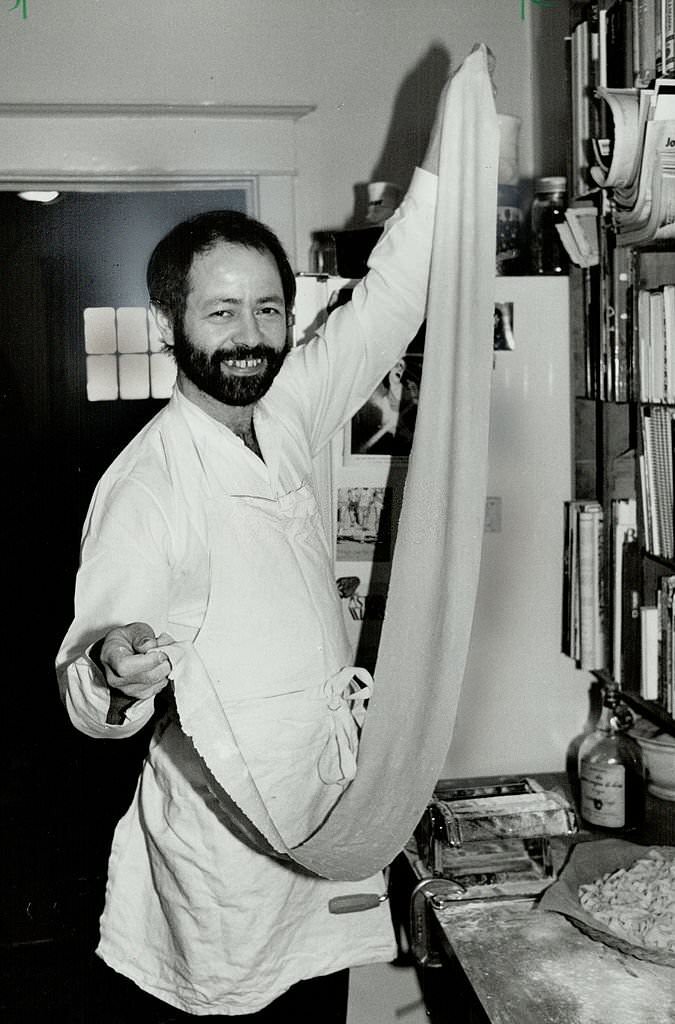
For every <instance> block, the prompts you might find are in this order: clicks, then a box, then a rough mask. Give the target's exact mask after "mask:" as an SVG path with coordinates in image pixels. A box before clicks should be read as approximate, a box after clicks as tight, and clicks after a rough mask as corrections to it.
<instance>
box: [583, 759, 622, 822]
mask: <svg viewBox="0 0 675 1024" xmlns="http://www.w3.org/2000/svg"><path fill="white" fill-rule="evenodd" d="M581 816H582V818H585V819H586V821H588V822H590V823H591V825H600V826H601V827H602V828H623V827H624V825H625V824H626V770H625V768H624V766H623V765H622V764H601V765H597V764H588V762H585V763H582V765H581Z"/></svg>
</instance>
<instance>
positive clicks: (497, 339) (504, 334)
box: [493, 302, 515, 352]
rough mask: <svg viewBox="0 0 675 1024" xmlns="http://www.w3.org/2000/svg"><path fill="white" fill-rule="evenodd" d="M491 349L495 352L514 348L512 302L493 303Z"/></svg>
mask: <svg viewBox="0 0 675 1024" xmlns="http://www.w3.org/2000/svg"><path fill="white" fill-rule="evenodd" d="M493 348H494V350H495V352H499V351H512V350H513V349H514V348H515V339H514V336H513V303H512V302H495V313H494V342H493Z"/></svg>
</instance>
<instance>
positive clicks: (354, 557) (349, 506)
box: [335, 487, 392, 562]
mask: <svg viewBox="0 0 675 1024" xmlns="http://www.w3.org/2000/svg"><path fill="white" fill-rule="evenodd" d="M391 499H392V489H391V487H338V492H337V530H336V548H337V550H336V555H335V557H336V560H337V561H338V562H365V561H372V562H388V561H389V560H390V558H391V522H392V519H391Z"/></svg>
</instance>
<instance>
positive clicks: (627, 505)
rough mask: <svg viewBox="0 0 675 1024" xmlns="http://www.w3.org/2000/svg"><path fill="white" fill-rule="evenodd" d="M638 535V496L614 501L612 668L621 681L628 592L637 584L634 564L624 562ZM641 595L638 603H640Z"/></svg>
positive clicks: (630, 611)
mask: <svg viewBox="0 0 675 1024" xmlns="http://www.w3.org/2000/svg"><path fill="white" fill-rule="evenodd" d="M636 539H637V502H636V500H635V498H617V499H614V500H613V501H612V503H611V548H610V559H611V561H610V578H611V605H610V610H611V618H612V629H611V636H612V659H611V668H612V674H613V677H614V679H615V680H616V682H617V683H619V685H621V684H622V677H623V657H622V643H623V641H624V639H625V638H626V635H627V631H626V630H624V625H623V617H624V615H625V614H626V612H627V610H628V613H629V615H630V616H632V602H631V604H630V605H629V606H628V609H626V607H625V605H624V593H625V592H628V591H630V589H631V587H633V585H634V582H635V581H634V578H633V573H632V571H631V572H630V575H629V576H628V578H627V575H626V570H629V569H630V568H631V567H630V566H628V565H624V562H625V559H626V550H625V548H626V544H627V543H628V542H631V541H633V542H635V541H636ZM639 603H640V602H639V599H638V607H639Z"/></svg>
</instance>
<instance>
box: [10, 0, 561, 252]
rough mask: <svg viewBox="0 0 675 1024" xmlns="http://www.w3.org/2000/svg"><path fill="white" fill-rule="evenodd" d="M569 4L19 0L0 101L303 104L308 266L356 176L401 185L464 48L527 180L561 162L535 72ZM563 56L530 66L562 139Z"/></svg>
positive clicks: (344, 208) (300, 213)
mask: <svg viewBox="0 0 675 1024" xmlns="http://www.w3.org/2000/svg"><path fill="white" fill-rule="evenodd" d="M521 6H522V11H523V13H524V15H525V17H521ZM5 7H6V5H5ZM566 8H567V3H566V2H565V0H558V2H557V3H555V4H554V5H553V6H552V7H547V6H544V5H540V4H538V3H534V2H532V0H500V2H499V3H497V2H495V0H471V2H470V3H465V2H460V0H417V2H416V3H410V2H409V0H334V2H332V3H330V4H319V3H317V2H316V0H190V2H189V3H181V4H179V3H173V4H166V3H162V2H160V0H145V3H143V4H139V3H138V2H137V0H115V2H114V3H113V2H109V0H108V2H106V0H88V2H87V3H82V2H81V0H59V3H51V4H48V3H43V2H40V0H29V4H28V17H27V18H26V19H21V17H20V16H19V14H20V12H19V11H18V10H17V11H16V12H13V11H11V10H10V9H6V10H3V11H1V12H0V18H1V19H2V23H1V25H0V56H1V59H0V99H1V100H2V102H5V103H20V102H31V101H32V102H44V101H51V102H64V103H67V102H73V103H75V102H90V103H95V102H140V101H144V102H157V103H160V102H161V103H175V104H180V103H232V104H237V103H239V104H270V103H275V104H296V103H308V104H312V105H315V107H316V111H315V112H314V113H312V114H310V115H308V116H307V117H305V118H304V119H303V120H302V121H300V122H299V123H298V126H297V139H296V143H297V169H298V175H297V193H296V208H297V253H298V261H297V262H298V267H297V269H304V267H305V266H306V259H307V255H306V254H307V252H308V249H309V243H310V235H311V232H312V230H317V229H319V228H322V227H328V226H342V225H344V224H345V223H346V222H347V221H348V220H349V218H350V216H351V214H352V211H353V209H354V205H355V198H356V197H355V192H354V186H355V185H357V184H358V183H363V182H366V181H369V180H374V179H378V178H382V177H384V178H391V179H393V180H398V181H399V182H400V184H402V185H405V184H406V183H407V180H408V178H409V175H410V173H411V170H412V168H413V166H414V164H415V162H416V161H417V160H419V158H420V156H421V154H422V153H423V151H424V146H425V143H426V138H427V134H428V129H429V125H430V122H431V119H432V116H433V111H434V108H435V102H436V97H437V95H438V92H439V90H440V87H441V84H442V81H443V80H444V78H445V76H446V73H447V70H448V68H450V69H454V68H456V67H457V66H458V64H459V63H460V62H461V60H462V59H463V57H464V56H465V55H466V53H467V52H468V51H469V50H470V49H471V46H472V45H473V44H474V43H475V42H476V41H484V42H486V43H487V44H488V45H489V46H490V47H491V48H492V50H493V51H494V53H495V55H496V58H497V73H496V81H497V86H498V109H499V111H500V112H502V113H512V114H516V115H518V116H520V117H521V118H522V119H523V131H522V145H521V167H522V172H523V174H524V176H525V177H531V176H532V174H534V173H537V171H540V170H546V171H548V172H549V173H551V171H552V170H555V169H557V170H560V166H556V167H552V166H549V157H550V153H549V152H548V151H547V152H546V153H544V152H543V149H542V145H541V143H540V141H539V137H540V135H541V132H540V129H539V125H538V124H535V122H534V117H535V104H534V94H533V89H534V87H535V83H534V77H533V74H534V69H535V66H537V62H538V63H539V64H541V59H540V56H541V55H540V54H539V56H537V53H538V51H537V53H535V49H536V47H537V46H539V45H540V40H541V36H542V33H544V34H547V33H548V35H549V36H550V35H553V36H554V37H555V38H556V39H557V38H559V37H561V35H562V31H564V22H565V19H566V13H565V12H566ZM561 26H562V29H561ZM559 29H561V30H560V31H559ZM561 55H562V43H561V42H560V44H559V47H558V46H553V47H552V46H550V45H548V43H547V45H546V53H545V58H546V59H545V61H544V64H545V66H546V68H547V69H548V73H549V74H550V75H551V77H550V78H546V77H543V76H542V74H541V73H539V72H538V76H539V77H538V81H537V83H536V85H537V88H539V87H540V86H541V87H543V88H545V90H546V93H547V99H546V102H545V109H544V110H540V109H539V108H538V114H537V116H538V117H539V116H541V117H542V118H544V120H542V122H541V123H542V125H545V129H544V131H545V133H546V136H547V138H549V139H554V138H559V135H558V132H557V128H558V124H559V121H560V116H555V117H552V114H551V107H552V106H553V108H555V109H558V110H559V109H560V107H561V106H564V101H563V93H564V90H561V89H560V69H561V66H562V56H561ZM535 56H536V57H537V59H536V60H535ZM540 105H541V104H540ZM551 125H554V126H555V128H556V131H555V132H551V131H550V128H551ZM551 145H553V149H554V150H555V144H554V143H553V144H552V143H551V142H549V143H548V144H547V146H548V150H550V149H551ZM544 148H546V147H544ZM544 159H545V162H546V166H544V163H542V160H544ZM553 160H554V162H556V163H557V161H556V158H555V157H554V158H553ZM537 162H538V163H537Z"/></svg>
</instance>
